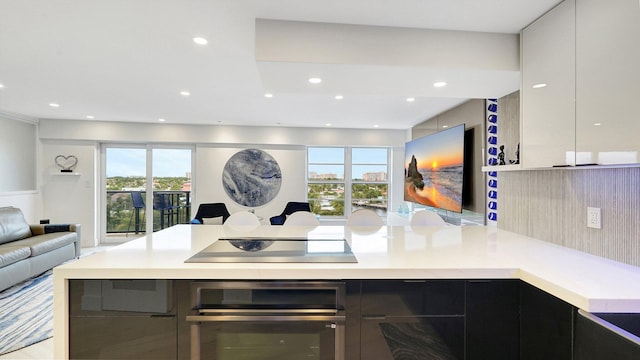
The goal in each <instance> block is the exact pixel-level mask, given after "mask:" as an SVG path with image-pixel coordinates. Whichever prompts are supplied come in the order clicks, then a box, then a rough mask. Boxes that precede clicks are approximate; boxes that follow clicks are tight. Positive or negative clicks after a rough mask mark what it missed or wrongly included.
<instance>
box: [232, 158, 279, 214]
mask: <svg viewBox="0 0 640 360" xmlns="http://www.w3.org/2000/svg"><path fill="white" fill-rule="evenodd" d="M281 184H282V173H281V172H280V166H279V165H278V163H277V162H276V160H275V159H274V158H273V157H272V156H271V155H269V154H267V153H266V152H264V151H262V150H258V149H247V150H242V151H240V152H237V153H235V154H234V155H233V156H232V157H231V158H230V159H229V161H227V163H226V165H225V166H224V170H223V173H222V186H223V187H224V191H225V192H226V193H227V195H229V197H230V198H231V199H232V200H233V201H235V202H236V203H238V204H240V205H244V206H249V207H255V206H261V205H264V204H266V203H268V202H269V201H271V200H273V198H275V197H276V195H278V192H279V191H280V185H281Z"/></svg>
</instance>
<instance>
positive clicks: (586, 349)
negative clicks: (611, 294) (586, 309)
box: [574, 311, 640, 360]
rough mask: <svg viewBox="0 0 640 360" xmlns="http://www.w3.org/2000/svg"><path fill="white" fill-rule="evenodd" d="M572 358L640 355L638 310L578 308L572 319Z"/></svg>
mask: <svg viewBox="0 0 640 360" xmlns="http://www.w3.org/2000/svg"><path fill="white" fill-rule="evenodd" d="M574 359H575V360H601V359H605V360H609V359H616V360H632V359H633V360H636V359H640V314H589V313H583V312H582V311H580V312H579V313H578V315H577V316H576V322H575V342H574Z"/></svg>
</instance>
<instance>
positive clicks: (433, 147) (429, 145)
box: [404, 125, 464, 169]
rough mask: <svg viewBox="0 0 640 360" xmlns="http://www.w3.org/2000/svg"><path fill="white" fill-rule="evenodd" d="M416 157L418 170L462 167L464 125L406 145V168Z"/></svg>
mask: <svg viewBox="0 0 640 360" xmlns="http://www.w3.org/2000/svg"><path fill="white" fill-rule="evenodd" d="M412 155H415V157H416V160H417V161H418V169H429V168H434V169H435V168H439V167H445V166H452V165H462V163H463V155H464V125H459V126H456V127H452V128H450V129H447V130H443V131H440V132H437V133H434V134H431V135H427V136H424V137H421V138H418V139H415V140H413V141H410V142H408V143H407V144H406V148H405V154H404V156H405V168H406V167H407V166H409V162H410V161H411V156H412Z"/></svg>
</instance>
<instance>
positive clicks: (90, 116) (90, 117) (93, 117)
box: [86, 115, 96, 120]
mask: <svg viewBox="0 0 640 360" xmlns="http://www.w3.org/2000/svg"><path fill="white" fill-rule="evenodd" d="M86 118H87V119H89V120H91V119H95V118H96V117H95V116H93V115H87V116H86Z"/></svg>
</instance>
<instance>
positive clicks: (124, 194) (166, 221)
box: [107, 190, 191, 234]
mask: <svg viewBox="0 0 640 360" xmlns="http://www.w3.org/2000/svg"><path fill="white" fill-rule="evenodd" d="M145 200H146V192H145V191H124V190H122V191H120V190H107V234H118V233H135V234H139V233H144V232H145V218H146V206H145ZM190 220H191V191H185V190H169V191H154V192H153V231H158V230H162V229H164V228H167V227H170V226H173V225H176V224H188V223H189V221H190Z"/></svg>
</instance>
